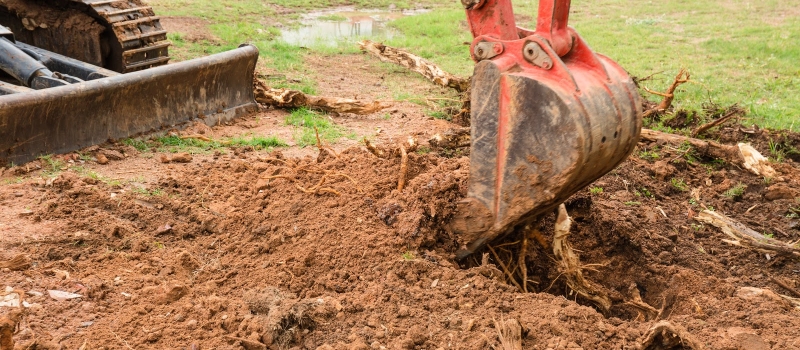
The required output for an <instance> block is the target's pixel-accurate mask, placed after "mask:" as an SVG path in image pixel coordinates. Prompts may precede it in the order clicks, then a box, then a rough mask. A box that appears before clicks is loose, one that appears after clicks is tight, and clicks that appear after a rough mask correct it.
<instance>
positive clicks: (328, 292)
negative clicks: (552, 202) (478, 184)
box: [0, 19, 800, 350]
mask: <svg viewBox="0 0 800 350" xmlns="http://www.w3.org/2000/svg"><path fill="white" fill-rule="evenodd" d="M165 23H166V24H167V25H170V23H172V25H176V26H179V25H185V26H194V25H197V23H198V22H194V21H189V20H184V19H173V20H171V21H165ZM192 33H193V34H192V35H195V36H196V37H197V38H199V39H198V40H216V39H215V38H214V37H213V36H212V34H210V33H208V32H205V31H203V30H201V29H197V30H196V31H195V32H192ZM304 59H305V60H307V61H306V62H304V63H305V66H306V67H309V68H308V70H306V71H304V72H303V75H304V77H302V78H303V79H305V78H306V77H310V79H313V80H314V81H315V85H316V90H317V93H319V94H321V95H331V96H339V97H348V98H352V97H357V98H362V99H382V100H387V99H391V96H394V95H397V92H398V91H403V92H406V93H408V94H409V95H415V96H428V97H429V98H434V99H435V98H451V97H452V94H451V93H450V92H447V91H444V90H440V89H438V88H434V87H431V86H430V85H429V84H428V83H427V82H426V81H424V80H422V79H420V78H418V77H416V76H414V75H412V74H409V73H407V72H404V71H402V70H400V69H396V68H393V67H390V66H387V65H384V64H380V63H377V62H375V60H373V59H370V58H369V57H367V56H364V55H360V54H352V55H351V54H348V55H339V56H336V59H335V60H331V59H329V57H328V56H321V57H320V56H313V55H311V56H307V57H305V58H304ZM288 78H301V77H291V76H290V77H288ZM425 102H426V101H422V104H423V105H424V104H426V103H425ZM427 102H428V103H430V101H427ZM423 105H420V104H415V103H411V102H397V103H395V105H394V106H393V107H391V108H389V109H387V110H385V111H383V112H381V113H376V114H374V115H368V116H353V115H340V116H332V115H331V116H327V115H325V116H318V117H319V118H323V119H325V120H328V121H330V122H332V123H333V124H335V125H336V128H339V129H337V130H339V131H340V133H341V134H342V137H337V138H335V139H332V140H327V141H325V142H326V145H330V146H331V147H332V148H333V149H334V150H335V152H336V153H337V155H332V154H331V153H329V152H327V151H323V152H320V151H319V150H318V149H317V148H316V147H314V146H313V145H312V146H306V147H301V146H300V145H302V144H304V143H303V142H302V137H301V134H303V133H304V132H307V131H308V130H307V129H308V128H307V127H306V126H304V125H296V126H295V125H287V124H291V123H290V122H287V120H290V119H291V118H292V115H290V113H289V112H287V111H282V110H264V111H262V112H260V113H258V114H257V115H253V116H248V117H244V118H241V119H239V120H236V121H234V122H233V123H231V124H230V125H219V126H215V127H213V128H208V127H204V126H201V125H196V126H194V127H192V128H190V129H189V130H186V131H181V132H180V133H179V135H198V134H199V135H203V136H205V137H208V138H211V139H215V140H226V139H232V138H235V137H245V138H247V137H254V136H275V137H277V138H279V139H281V140H283V141H285V143H287V144H288V146H287V147H278V148H271V149H266V150H258V149H254V148H253V147H252V146H232V147H217V146H213V147H211V146H201V147H188V148H180V149H177V148H169V147H160V146H156V145H155V144H145V145H144V146H142V145H141V144H137V143H132V142H127V143H117V144H107V145H103V146H101V147H99V148H91V149H87V150H83V151H81V152H78V153H74V154H69V155H62V156H53V157H49V158H44V159H42V160H39V161H35V162H32V163H29V164H26V165H20V166H17V167H14V168H0V232H2V234H1V235H0V262H2V261H5V260H8V259H11V258H12V257H15V256H18V255H24V256H27V257H28V258H29V259H30V262H31V264H30V266H27V267H24V268H21V269H6V270H2V271H0V289H2V288H6V287H10V288H11V289H16V290H22V291H25V292H26V295H25V301H26V302H28V303H30V304H32V305H31V307H29V308H28V309H27V310H28V311H27V315H26V316H25V317H24V319H23V322H22V323H21V324H20V327H19V331H18V333H16V335H15V336H14V339H15V340H16V342H17V345H18V346H19V347H20V348H36V349H58V348H63V349H78V348H81V347H82V346H83V349H125V348H127V349H241V348H245V349H259V348H264V346H265V345H264V344H266V346H268V347H269V348H274V349H284V348H298V349H317V348H321V349H331V348H333V349H368V348H375V349H380V348H382V347H385V348H388V349H439V348H443V349H450V348H454V349H486V348H492V347H494V348H501V345H500V343H501V342H500V340H499V337H498V330H497V329H496V328H495V327H496V326H495V321H497V322H502V321H503V320H506V319H509V318H514V319H516V320H518V321H519V322H520V324H521V326H522V328H523V334H522V335H523V347H524V348H525V349H579V348H582V349H639V348H641V347H642V345H643V343H645V341H646V339H647V334H648V330H649V329H650V328H651V327H652V326H653V325H654V324H656V322H658V321H661V320H667V321H669V322H671V323H672V324H674V325H675V326H677V327H679V328H681V329H683V330H685V332H686V334H688V335H689V336H690V337H692V338H693V339H695V340H696V341H697V342H698V343H701V344H703V345H704V346H705V347H706V348H709V349H758V350H760V349H800V310H798V309H797V308H795V307H793V306H792V305H790V304H789V303H788V302H787V301H786V300H785V299H783V298H781V297H779V296H778V294H789V291H787V290H786V289H784V288H783V287H781V286H779V285H777V284H776V283H775V282H773V281H772V280H771V277H774V278H777V279H780V280H782V281H784V282H785V283H786V284H789V286H790V287H793V288H795V289H800V261H798V259H797V258H796V257H790V256H781V255H776V254H774V253H766V252H757V251H753V250H750V249H748V248H744V247H737V246H732V245H729V244H726V243H724V242H723V241H722V239H724V238H725V236H723V234H722V233H721V232H720V231H719V230H718V229H716V228H714V227H711V226H704V225H701V224H699V223H698V222H697V221H695V220H693V217H694V216H695V215H696V214H697V213H698V212H699V211H701V210H702V209H703V208H713V209H714V210H715V211H717V212H721V213H724V214H725V215H728V216H730V217H732V218H735V219H737V220H740V221H741V222H742V223H744V224H746V225H748V226H749V227H751V228H752V229H754V230H756V231H758V232H760V233H764V234H767V235H770V236H771V237H774V238H776V239H779V240H781V241H785V242H796V241H798V240H800V231H798V230H800V218H798V213H800V202H798V197H800V191H798V188H800V187H799V186H798V185H800V184H799V182H800V176H798V171H799V170H798V165H797V163H796V161H800V158H797V157H798V154H797V153H795V150H796V148H795V147H796V146H797V145H798V141H800V138H798V137H797V135H796V134H791V133H787V132H770V131H765V130H758V129H755V130H745V129H742V128H739V127H724V128H722V129H721V130H715V131H714V132H713V133H712V134H711V135H708V136H709V138H712V139H718V140H721V141H722V142H725V143H735V142H738V141H747V142H752V143H753V144H754V146H756V148H758V149H759V150H760V151H761V152H762V153H763V154H765V155H767V156H770V157H772V158H773V159H774V160H775V161H774V163H773V166H774V167H775V168H776V169H777V170H778V172H779V176H776V177H775V178H769V179H764V178H762V177H757V176H755V175H751V174H750V173H748V172H746V171H745V170H743V169H739V168H737V167H735V166H732V165H730V164H728V163H725V162H720V161H717V160H713V159H704V158H702V157H700V156H699V155H697V154H696V153H695V152H694V151H692V150H691V149H686V148H684V147H682V146H680V145H658V144H649V143H640V144H639V147H638V148H637V150H636V151H634V154H633V155H632V156H631V157H630V158H629V159H628V160H627V161H626V162H624V163H623V164H622V165H621V166H620V167H619V168H618V169H616V170H614V171H613V172H611V173H609V174H608V175H606V176H605V177H603V178H601V179H599V180H597V181H596V182H595V183H594V184H592V185H590V186H588V187H587V188H586V189H583V190H581V191H580V192H579V193H577V194H576V195H574V196H573V197H572V198H571V199H570V200H569V201H568V202H567V208H568V210H569V212H570V215H571V216H572V217H573V219H574V220H575V224H574V225H573V234H572V236H571V238H570V240H571V242H572V244H573V245H574V246H575V248H576V249H577V250H578V251H579V254H580V256H581V263H582V264H584V265H585V266H586V270H585V273H586V278H587V279H588V280H590V281H591V282H592V283H593V284H595V285H598V286H601V288H602V289H603V290H605V291H606V292H607V293H608V294H609V295H610V297H611V300H612V301H613V303H614V305H613V306H612V307H611V309H610V310H609V311H608V312H606V313H605V314H603V313H601V312H599V311H598V310H597V309H596V308H595V307H593V306H592V304H591V303H589V302H588V301H586V300H583V299H582V298H580V297H577V296H576V295H575V294H574V293H573V292H571V291H570V290H569V289H568V288H567V287H566V285H565V282H564V278H563V276H562V275H561V274H560V273H559V272H558V270H557V268H556V267H555V264H554V263H553V255H552V251H551V249H550V248H548V247H546V246H545V245H546V244H548V242H550V240H551V239H552V235H553V217H552V216H550V217H547V218H545V220H544V221H543V222H542V223H541V229H542V234H543V237H544V241H543V242H544V244H545V245H542V244H539V243H536V244H531V246H530V247H529V250H528V251H527V256H528V259H527V267H528V276H529V279H530V281H531V282H530V283H529V284H528V285H529V287H530V288H531V289H533V291H534V293H521V292H520V291H518V290H517V288H516V287H514V286H512V285H510V284H508V282H507V281H506V278H504V276H503V275H502V273H501V272H500V270H499V268H498V266H500V265H501V263H502V264H506V265H509V264H514V263H513V261H515V259H516V257H517V256H518V253H519V243H518V236H514V235H512V236H510V237H508V238H506V240H505V241H503V242H495V247H496V249H497V253H498V257H499V260H498V259H496V258H494V257H493V256H487V257H488V259H487V262H486V263H485V264H483V263H482V262H481V260H482V259H481V257H480V256H478V257H476V258H475V259H469V260H468V261H466V262H463V263H458V262H456V261H455V260H454V256H455V252H456V250H457V249H458V248H459V246H458V244H457V237H454V236H453V235H452V234H450V233H449V231H448V230H447V223H448V221H449V219H450V216H451V215H452V213H453V210H454V208H455V203H456V202H457V201H458V200H459V199H460V198H462V197H463V196H464V195H465V190H466V181H467V174H468V170H469V162H468V158H467V157H466V156H464V153H463V151H456V152H453V151H448V152H437V151H431V150H430V148H429V147H426V145H424V144H425V140H427V139H428V138H429V137H430V136H432V135H434V134H436V133H440V132H444V131H445V130H447V129H449V128H452V127H455V125H454V124H452V123H450V122H448V121H445V120H441V119H433V118H431V117H429V116H428V115H429V114H430V113H429V111H428V107H427V106H423ZM673 123H677V124H675V127H683V126H686V125H684V124H683V123H678V121H674V122H673ZM689 126H693V125H689ZM409 136H413V137H416V138H417V139H418V140H420V141H422V143H423V147H421V148H420V150H419V151H417V152H414V153H411V154H410V157H409V158H410V159H409V181H408V184H407V186H406V188H405V190H404V191H402V192H399V191H397V189H396V188H397V175H398V173H399V168H400V159H399V158H396V157H390V158H389V159H382V158H378V157H376V156H374V155H373V154H372V153H369V152H367V151H366V150H365V148H364V147H363V144H362V143H360V141H359V140H360V139H361V138H362V137H368V138H370V139H371V140H372V142H373V143H374V144H377V145H379V146H386V147H393V146H394V145H397V144H399V143H401V142H404V141H405V140H406V139H407V137H409ZM132 145H134V146H139V147H138V149H137V147H134V146H132ZM184 151H187V152H189V153H191V155H192V159H191V161H190V162H188V163H175V162H171V163H163V162H162V161H161V158H162V155H163V156H166V157H172V156H173V155H174V154H173V153H175V152H184ZM99 155H102V157H100V156H99ZM101 158H106V159H107V160H108V163H107V164H99V163H98V159H101ZM323 177H324V178H325V181H324V183H322V184H323V185H321V186H320V187H322V188H327V190H326V191H321V192H320V193H316V194H315V193H306V190H308V189H311V188H313V187H314V186H315V185H316V184H318V183H321V182H320V180H321V179H322V178H323ZM740 185H741V186H740ZM737 188H738V189H740V191H739V190H737ZM334 192H335V193H334ZM481 253H484V252H481ZM479 255H481V254H479ZM49 290H57V291H66V292H71V293H77V294H79V295H80V297H77V298H74V299H69V300H57V299H55V298H52V297H50V296H49V295H48V291H49ZM636 295H640V296H641V299H642V300H643V302H644V303H647V304H649V305H651V306H652V307H653V308H655V309H656V310H657V311H659V312H658V314H657V315H656V314H653V315H651V314H648V313H647V312H642V310H641V309H637V308H635V307H633V306H631V304H630V303H629V302H630V301H631V300H634V299H635V296H636ZM10 310H11V308H8V307H0V315H6V314H8V312H9V311H10ZM664 338H665V339H668V338H669V334H667V335H666V336H665V337H664ZM661 340H663V339H659V341H661ZM659 341H657V343H658V342H659ZM33 344H35V346H32V345H33ZM647 348H648V349H661V348H670V349H673V348H674V349H680V348H681V346H680V345H677V346H673V347H657V346H654V347H647Z"/></svg>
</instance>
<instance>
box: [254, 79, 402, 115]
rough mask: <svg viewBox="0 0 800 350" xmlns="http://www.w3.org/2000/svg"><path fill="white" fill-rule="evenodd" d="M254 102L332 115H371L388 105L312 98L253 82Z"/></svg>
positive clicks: (321, 97) (333, 98)
mask: <svg viewBox="0 0 800 350" xmlns="http://www.w3.org/2000/svg"><path fill="white" fill-rule="evenodd" d="M254 85H255V98H256V102H258V103H261V104H265V105H269V106H275V107H280V108H293V107H308V108H311V109H319V110H323V111H326V112H334V113H353V114H372V113H375V112H378V111H380V110H382V109H385V108H388V107H389V106H390V105H389V104H386V103H384V102H380V101H371V102H364V101H359V100H352V99H347V98H338V97H324V96H314V95H308V94H305V93H303V92H302V91H297V90H289V89H273V88H270V87H268V86H267V85H266V84H264V83H263V82H261V81H259V80H258V79H255V80H254Z"/></svg>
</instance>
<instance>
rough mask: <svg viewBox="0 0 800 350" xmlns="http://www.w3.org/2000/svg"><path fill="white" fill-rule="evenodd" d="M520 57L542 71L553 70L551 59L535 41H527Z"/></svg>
mask: <svg viewBox="0 0 800 350" xmlns="http://www.w3.org/2000/svg"><path fill="white" fill-rule="evenodd" d="M522 56H523V57H525V59H526V60H527V61H528V62H530V63H531V64H533V65H535V66H537V67H540V68H544V69H550V68H553V59H552V58H550V56H548V55H547V52H545V51H544V49H542V47H541V46H539V43H537V42H535V41H529V42H528V43H527V44H525V47H523V48H522Z"/></svg>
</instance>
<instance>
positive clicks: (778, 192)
mask: <svg viewBox="0 0 800 350" xmlns="http://www.w3.org/2000/svg"><path fill="white" fill-rule="evenodd" d="M795 197H797V191H795V190H794V189H792V188H790V187H789V186H787V185H784V184H776V185H772V186H770V187H768V188H767V191H766V193H764V199H766V200H769V201H774V200H778V199H794V198H795Z"/></svg>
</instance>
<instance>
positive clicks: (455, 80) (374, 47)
mask: <svg viewBox="0 0 800 350" xmlns="http://www.w3.org/2000/svg"><path fill="white" fill-rule="evenodd" d="M358 45H359V46H360V47H361V50H362V51H364V52H368V53H370V54H371V55H373V56H375V57H377V58H379V59H380V60H381V61H383V62H388V63H394V64H397V65H400V66H403V67H406V68H408V69H410V70H412V71H414V72H417V73H419V74H421V75H422V76H424V77H425V78H428V80H430V81H432V82H433V83H434V84H436V85H439V86H442V87H449V88H453V89H455V90H456V91H458V92H465V91H467V89H469V79H464V78H460V77H457V76H455V75H453V74H450V73H448V72H445V71H444V70H443V69H442V68H439V66H437V65H435V64H433V63H431V62H430V61H428V60H426V59H424V58H422V57H419V56H417V55H415V54H412V53H410V52H407V51H403V50H400V49H397V48H394V47H391V46H386V45H384V44H381V43H376V42H374V41H370V40H364V41H362V42H359V43H358Z"/></svg>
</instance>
